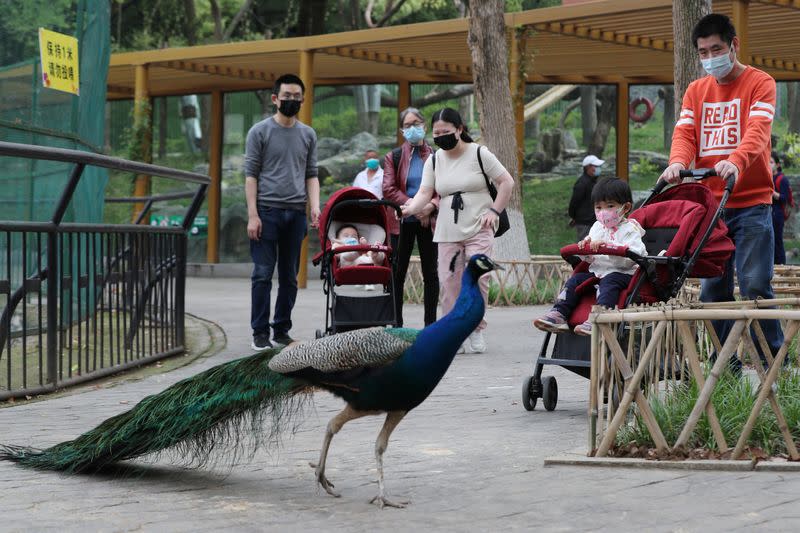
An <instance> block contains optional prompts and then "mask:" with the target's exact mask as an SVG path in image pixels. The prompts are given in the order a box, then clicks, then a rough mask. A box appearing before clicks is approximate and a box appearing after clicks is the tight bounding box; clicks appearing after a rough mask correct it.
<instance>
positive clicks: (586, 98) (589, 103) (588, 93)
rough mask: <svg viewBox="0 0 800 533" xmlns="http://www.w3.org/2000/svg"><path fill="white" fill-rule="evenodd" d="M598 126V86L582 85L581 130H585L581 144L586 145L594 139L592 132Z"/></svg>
mask: <svg viewBox="0 0 800 533" xmlns="http://www.w3.org/2000/svg"><path fill="white" fill-rule="evenodd" d="M596 127H597V87H596V86H594V85H583V86H581V130H582V132H583V136H582V140H581V144H583V146H586V145H587V144H589V141H591V139H592V134H594V130H595V128H596Z"/></svg>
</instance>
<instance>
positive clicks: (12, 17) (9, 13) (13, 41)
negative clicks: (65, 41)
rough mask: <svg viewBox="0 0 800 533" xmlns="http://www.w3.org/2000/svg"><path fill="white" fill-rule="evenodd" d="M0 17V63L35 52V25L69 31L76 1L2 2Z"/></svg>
mask: <svg viewBox="0 0 800 533" xmlns="http://www.w3.org/2000/svg"><path fill="white" fill-rule="evenodd" d="M3 7H4V9H3V16H2V17H0V43H1V44H0V65H10V64H13V63H19V62H20V61H22V60H25V59H29V58H32V57H36V56H37V54H38V53H39V32H38V28H47V29H49V30H53V31H57V32H61V33H68V34H72V33H73V32H74V29H75V16H76V11H77V2H73V1H72V0H26V1H25V2H4V3H3Z"/></svg>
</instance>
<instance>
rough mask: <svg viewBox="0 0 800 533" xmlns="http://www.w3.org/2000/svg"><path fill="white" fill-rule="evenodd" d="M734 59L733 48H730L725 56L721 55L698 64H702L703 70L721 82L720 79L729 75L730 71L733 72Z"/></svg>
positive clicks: (702, 60)
mask: <svg viewBox="0 0 800 533" xmlns="http://www.w3.org/2000/svg"><path fill="white" fill-rule="evenodd" d="M731 56H733V57H731ZM734 57H736V55H735V52H734V50H733V47H731V51H730V52H728V53H727V54H722V55H719V56H716V57H709V58H708V59H701V60H700V62H701V63H702V64H703V70H705V71H706V72H708V73H709V74H710V75H712V76H714V77H715V78H717V79H718V80H721V79H722V78H724V77H725V76H727V75H728V74H730V72H731V70H733V65H734V60H733V58H734Z"/></svg>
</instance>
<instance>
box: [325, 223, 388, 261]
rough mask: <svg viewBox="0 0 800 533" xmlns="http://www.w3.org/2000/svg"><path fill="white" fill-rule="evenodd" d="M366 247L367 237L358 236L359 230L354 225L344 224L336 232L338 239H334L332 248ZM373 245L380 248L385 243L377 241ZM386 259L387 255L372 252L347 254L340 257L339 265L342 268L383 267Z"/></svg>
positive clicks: (355, 251)
mask: <svg viewBox="0 0 800 533" xmlns="http://www.w3.org/2000/svg"><path fill="white" fill-rule="evenodd" d="M359 244H361V245H366V244H367V239H366V237H362V236H360V235H359V234H358V228H357V227H355V226H354V225H352V224H343V225H341V226H339V230H338V231H337V232H336V238H334V239H333V244H332V245H331V248H333V249H336V248H338V247H340V246H357V245H359ZM373 244H375V245H376V246H380V245H382V244H383V243H382V242H380V241H376V242H374V243H373ZM385 259H386V254H385V253H383V252H375V251H372V250H368V251H366V252H364V251H361V252H359V251H357V250H354V251H352V252H345V253H343V254H340V255H339V264H340V265H341V266H354V265H382V264H383V261H384V260H385Z"/></svg>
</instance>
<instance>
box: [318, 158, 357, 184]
mask: <svg viewBox="0 0 800 533" xmlns="http://www.w3.org/2000/svg"><path fill="white" fill-rule="evenodd" d="M363 161H364V159H363V154H362V155H355V154H352V153H342V154H339V155H336V156H333V157H329V158H327V159H324V160H322V161H318V162H317V168H318V171H319V178H320V179H321V180H324V179H325V178H327V177H329V176H333V178H334V179H335V180H336V181H338V182H341V183H343V184H345V183H346V184H349V183H352V181H353V179H354V178H355V177H356V174H358V173H359V172H361V169H362V168H364V163H363Z"/></svg>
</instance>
